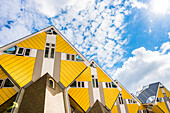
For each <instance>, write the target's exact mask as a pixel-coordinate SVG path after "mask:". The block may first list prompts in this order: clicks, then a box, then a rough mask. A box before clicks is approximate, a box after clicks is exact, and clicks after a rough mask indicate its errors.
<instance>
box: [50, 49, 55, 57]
mask: <svg viewBox="0 0 170 113" xmlns="http://www.w3.org/2000/svg"><path fill="white" fill-rule="evenodd" d="M51 58H54V48H51Z"/></svg>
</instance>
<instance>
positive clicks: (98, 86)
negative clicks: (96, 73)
mask: <svg viewBox="0 0 170 113" xmlns="http://www.w3.org/2000/svg"><path fill="white" fill-rule="evenodd" d="M96 87H99V86H98V80H97V79H96Z"/></svg>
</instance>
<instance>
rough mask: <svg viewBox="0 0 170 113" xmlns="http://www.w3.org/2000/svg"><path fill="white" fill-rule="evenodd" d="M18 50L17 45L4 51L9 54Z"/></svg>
mask: <svg viewBox="0 0 170 113" xmlns="http://www.w3.org/2000/svg"><path fill="white" fill-rule="evenodd" d="M16 50H17V46H14V47H11V48H9V49H7V50H5V51H3V52H4V53H8V54H15V53H16Z"/></svg>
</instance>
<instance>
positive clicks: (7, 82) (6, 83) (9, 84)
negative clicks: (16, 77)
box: [4, 78, 14, 87]
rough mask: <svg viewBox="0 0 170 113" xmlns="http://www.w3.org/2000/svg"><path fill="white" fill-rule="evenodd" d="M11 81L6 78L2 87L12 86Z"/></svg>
mask: <svg viewBox="0 0 170 113" xmlns="http://www.w3.org/2000/svg"><path fill="white" fill-rule="evenodd" d="M13 86H14V85H13V83H12V82H11V81H10V80H9V79H8V78H7V79H6V80H5V84H4V87H13Z"/></svg>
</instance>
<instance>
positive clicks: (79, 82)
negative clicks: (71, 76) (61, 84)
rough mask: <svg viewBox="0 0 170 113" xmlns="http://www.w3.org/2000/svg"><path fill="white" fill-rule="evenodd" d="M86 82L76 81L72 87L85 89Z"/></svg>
mask: <svg viewBox="0 0 170 113" xmlns="http://www.w3.org/2000/svg"><path fill="white" fill-rule="evenodd" d="M84 86H85V85H84V82H83V81H74V82H73V83H72V84H71V85H70V87H78V88H84Z"/></svg>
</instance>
